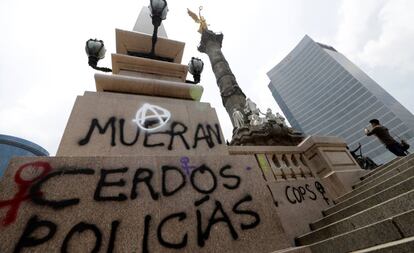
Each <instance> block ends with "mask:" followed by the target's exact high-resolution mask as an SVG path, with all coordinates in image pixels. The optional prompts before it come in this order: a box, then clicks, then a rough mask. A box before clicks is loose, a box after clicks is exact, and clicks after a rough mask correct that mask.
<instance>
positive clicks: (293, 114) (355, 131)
mask: <svg viewBox="0 0 414 253" xmlns="http://www.w3.org/2000/svg"><path fill="white" fill-rule="evenodd" d="M267 75H268V76H269V78H270V80H271V82H270V84H269V88H270V90H271V92H272V94H273V97H274V98H275V99H276V101H277V103H278V104H279V106H280V108H281V109H282V111H283V113H284V114H285V116H286V118H287V119H288V121H289V122H290V124H291V125H292V127H293V128H295V129H297V130H299V131H302V132H303V133H305V134H307V135H324V136H339V137H342V138H344V139H345V140H346V142H347V144H348V146H349V147H350V148H351V149H353V148H356V147H357V146H358V143H361V144H362V149H363V153H364V155H367V156H369V157H371V158H372V159H374V160H375V161H376V162H377V163H384V162H386V161H389V160H390V159H392V158H393V157H394V155H393V154H391V153H390V152H388V151H387V150H386V149H385V147H384V146H383V145H382V144H381V143H380V142H379V141H378V140H377V139H376V138H375V137H367V136H365V134H364V131H363V129H364V128H365V127H367V126H368V125H369V123H368V122H369V120H370V119H373V118H377V119H379V120H380V122H381V123H382V124H383V125H385V126H386V127H388V128H389V130H390V133H391V135H393V136H394V137H395V138H396V139H398V138H403V139H405V140H408V142H409V143H411V144H413V143H414V116H413V115H412V113H410V112H409V111H408V110H407V109H406V108H404V107H403V106H402V105H401V104H400V103H399V102H398V101H397V100H396V99H394V98H393V97H392V96H391V95H390V94H388V93H387V92H386V91H385V90H384V89H383V88H382V87H381V86H379V85H378V84H377V83H376V82H375V81H374V80H372V79H371V78H370V77H369V76H368V75H367V74H365V73H364V72H363V71H362V70H361V69H359V68H358V67H357V66H356V65H355V64H353V63H352V62H351V61H349V60H348V59H347V58H346V57H345V56H344V55H342V54H341V53H340V52H338V51H337V50H335V48H333V47H331V46H328V45H324V44H321V43H317V42H315V41H313V40H312V39H311V38H310V37H309V36H305V37H304V38H303V39H302V40H301V41H300V43H299V44H298V45H297V46H296V47H295V48H294V49H293V50H292V51H291V52H290V53H289V54H288V55H287V56H286V57H285V58H284V59H283V60H282V61H281V62H280V63H279V64H277V65H276V66H275V67H274V68H272V69H271V70H270V71H269V72H268V73H267ZM411 146H413V145H411Z"/></svg>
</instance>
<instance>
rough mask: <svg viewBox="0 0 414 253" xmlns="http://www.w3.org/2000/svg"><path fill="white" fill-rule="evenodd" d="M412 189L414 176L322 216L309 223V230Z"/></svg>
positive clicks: (413, 187)
mask: <svg viewBox="0 0 414 253" xmlns="http://www.w3.org/2000/svg"><path fill="white" fill-rule="evenodd" d="M413 189H414V176H412V177H410V178H408V179H406V180H404V181H402V182H401V183H399V184H396V185H393V186H391V187H389V188H387V189H385V190H382V191H380V192H378V193H377V194H375V195H372V196H370V197H368V198H366V199H363V200H361V201H358V202H356V203H355V204H352V205H350V206H348V207H345V208H344V209H341V210H339V211H338V212H335V213H332V214H330V215H328V216H325V217H324V218H322V219H320V220H317V221H315V222H313V223H311V224H309V226H310V228H311V230H316V229H319V228H321V227H324V226H327V225H329V224H331V223H334V222H336V221H339V220H342V219H344V218H346V217H348V216H351V215H354V214H356V213H359V212H362V211H364V210H367V209H369V208H370V207H373V206H375V205H378V204H380V203H382V202H385V201H387V200H389V199H391V198H394V197H396V196H398V195H400V194H403V193H406V192H408V191H410V190H413Z"/></svg>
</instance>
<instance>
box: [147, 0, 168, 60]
mask: <svg viewBox="0 0 414 253" xmlns="http://www.w3.org/2000/svg"><path fill="white" fill-rule="evenodd" d="M148 8H149V9H150V12H151V18H152V25H153V26H154V32H153V33H152V48H151V52H150V56H151V57H154V56H155V44H156V43H157V35H158V27H159V26H160V25H161V22H162V21H163V20H164V19H165V18H166V17H167V12H168V7H167V1H166V0H151V1H150V6H148Z"/></svg>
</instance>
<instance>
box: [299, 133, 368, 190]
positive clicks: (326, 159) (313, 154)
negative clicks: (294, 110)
mask: <svg viewBox="0 0 414 253" xmlns="http://www.w3.org/2000/svg"><path fill="white" fill-rule="evenodd" d="M301 146H302V148H303V150H304V154H305V155H306V157H307V159H308V160H309V162H310V163H311V164H312V168H314V172H315V173H316V174H317V175H318V176H319V177H320V178H321V179H322V180H323V181H324V182H325V183H326V185H327V186H328V187H329V188H330V190H331V192H332V194H333V195H334V197H335V198H337V197H339V196H341V195H343V194H345V193H347V192H349V191H351V190H352V185H354V184H355V183H356V182H358V181H359V179H360V178H361V176H363V175H364V174H366V171H364V170H362V169H361V167H359V165H358V163H357V162H356V161H355V159H354V158H353V157H352V155H351V154H350V153H349V151H348V150H347V149H346V143H345V141H344V140H343V139H341V138H338V137H318V136H312V137H309V138H307V139H306V140H304V141H303V143H302V144H301Z"/></svg>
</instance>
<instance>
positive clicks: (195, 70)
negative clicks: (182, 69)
mask: <svg viewBox="0 0 414 253" xmlns="http://www.w3.org/2000/svg"><path fill="white" fill-rule="evenodd" d="M203 67H204V62H203V61H202V60H201V59H200V58H196V57H192V58H191V60H190V62H189V63H188V71H189V72H190V73H191V74H192V75H193V79H194V81H193V82H192V81H188V80H187V81H186V82H187V83H193V84H197V83H199V82H200V78H201V72H203Z"/></svg>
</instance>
